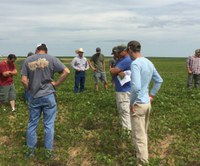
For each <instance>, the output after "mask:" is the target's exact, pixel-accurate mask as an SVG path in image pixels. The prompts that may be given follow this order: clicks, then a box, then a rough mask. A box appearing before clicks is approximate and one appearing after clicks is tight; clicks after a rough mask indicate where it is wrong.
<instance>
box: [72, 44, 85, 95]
mask: <svg viewBox="0 0 200 166" xmlns="http://www.w3.org/2000/svg"><path fill="white" fill-rule="evenodd" d="M75 52H76V54H78V55H77V56H76V57H74V59H73V60H72V62H71V67H72V68H73V69H74V70H75V83H74V93H78V92H83V91H84V89H85V78H86V73H85V71H86V70H88V69H89V64H88V61H87V58H86V57H84V56H83V53H84V51H83V49H82V48H79V49H77V50H76V51H75ZM79 85H80V90H79Z"/></svg>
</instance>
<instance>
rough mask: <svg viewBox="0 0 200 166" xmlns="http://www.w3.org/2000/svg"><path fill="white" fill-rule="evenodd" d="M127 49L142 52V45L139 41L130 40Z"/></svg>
mask: <svg viewBox="0 0 200 166" xmlns="http://www.w3.org/2000/svg"><path fill="white" fill-rule="evenodd" d="M127 49H131V50H132V51H133V52H140V51H141V45H140V43H139V42H138V41H136V40H133V41H130V42H128V44H127Z"/></svg>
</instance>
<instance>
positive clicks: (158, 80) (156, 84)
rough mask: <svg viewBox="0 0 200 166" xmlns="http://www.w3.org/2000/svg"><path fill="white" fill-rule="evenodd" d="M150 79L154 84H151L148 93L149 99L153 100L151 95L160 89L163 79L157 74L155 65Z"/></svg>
mask: <svg viewBox="0 0 200 166" xmlns="http://www.w3.org/2000/svg"><path fill="white" fill-rule="evenodd" d="M152 79H153V81H154V84H153V88H152V89H151V93H150V99H151V100H153V97H154V96H155V95H156V93H157V92H158V90H159V89H160V87H161V85H162V83H163V79H162V78H161V76H160V75H159V73H158V72H157V70H156V69H155V67H154V71H153V76H152Z"/></svg>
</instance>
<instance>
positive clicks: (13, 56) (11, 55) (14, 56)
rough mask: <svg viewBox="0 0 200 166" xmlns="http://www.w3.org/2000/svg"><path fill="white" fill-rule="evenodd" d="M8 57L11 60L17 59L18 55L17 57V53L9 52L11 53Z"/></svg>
mask: <svg viewBox="0 0 200 166" xmlns="http://www.w3.org/2000/svg"><path fill="white" fill-rule="evenodd" d="M8 59H9V60H11V59H15V60H16V59H17V57H16V55H15V54H9V55H8Z"/></svg>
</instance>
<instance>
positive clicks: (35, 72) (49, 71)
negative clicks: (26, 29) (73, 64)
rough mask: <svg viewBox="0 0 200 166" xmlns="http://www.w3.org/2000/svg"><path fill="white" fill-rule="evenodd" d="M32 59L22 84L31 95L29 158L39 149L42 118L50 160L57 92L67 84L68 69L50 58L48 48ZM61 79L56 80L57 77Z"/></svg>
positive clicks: (41, 48) (42, 47)
mask: <svg viewBox="0 0 200 166" xmlns="http://www.w3.org/2000/svg"><path fill="white" fill-rule="evenodd" d="M36 53H37V54H35V55H33V56H29V57H27V58H26V60H25V62H24V63H23V66H22V69H21V75H22V79H21V80H22V84H23V85H24V87H25V89H26V90H28V91H30V96H31V97H30V100H29V121H28V127H27V133H26V143H27V146H28V151H27V154H26V155H27V157H32V156H34V150H35V148H36V145H37V133H36V130H37V127H38V123H39V120H40V117H41V114H43V121H44V131H45V132H44V133H45V134H44V148H45V156H46V157H48V158H49V157H51V151H52V149H53V140H54V121H55V117H56V112H57V103H56V100H55V91H56V90H55V88H56V87H57V86H59V85H60V84H61V83H62V82H64V81H65V79H66V78H67V76H68V75H69V73H70V71H69V69H68V68H67V67H66V66H65V65H64V64H63V63H61V62H60V60H59V59H57V58H56V57H55V56H51V55H48V49H47V46H46V44H39V45H37V48H36ZM56 72H57V73H59V74H60V77H59V78H58V80H57V81H55V80H54V73H56Z"/></svg>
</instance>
